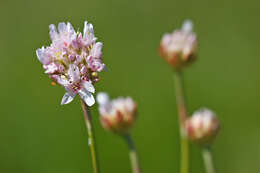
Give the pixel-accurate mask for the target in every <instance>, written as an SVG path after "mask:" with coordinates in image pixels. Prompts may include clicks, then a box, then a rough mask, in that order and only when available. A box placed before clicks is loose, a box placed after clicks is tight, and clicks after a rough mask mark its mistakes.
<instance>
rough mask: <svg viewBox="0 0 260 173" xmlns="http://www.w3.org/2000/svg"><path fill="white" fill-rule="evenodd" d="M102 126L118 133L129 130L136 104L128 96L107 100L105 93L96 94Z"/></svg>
mask: <svg viewBox="0 0 260 173" xmlns="http://www.w3.org/2000/svg"><path fill="white" fill-rule="evenodd" d="M97 101H98V103H99V113H100V115H101V116H100V121H101V124H102V126H103V127H104V128H105V129H106V130H109V131H113V132H115V133H118V134H125V133H127V132H129V130H130V129H131V127H132V126H133V124H134V122H135V120H136V117H137V105H136V103H135V102H134V101H133V100H132V98H130V97H126V98H123V97H119V98H117V99H114V100H109V97H108V95H107V94H106V93H99V94H98V95H97Z"/></svg>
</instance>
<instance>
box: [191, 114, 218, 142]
mask: <svg viewBox="0 0 260 173" xmlns="http://www.w3.org/2000/svg"><path fill="white" fill-rule="evenodd" d="M186 130H187V133H188V136H189V138H190V139H191V140H192V141H195V142H197V143H200V144H203V145H208V144H210V143H212V141H213V140H214V138H215V137H216V135H217V133H218V131H219V121H218V119H217V117H216V115H215V113H214V112H212V111H211V110H209V109H200V110H199V111H196V112H195V113H194V114H193V115H192V116H191V117H190V118H189V119H188V120H187V121H186Z"/></svg>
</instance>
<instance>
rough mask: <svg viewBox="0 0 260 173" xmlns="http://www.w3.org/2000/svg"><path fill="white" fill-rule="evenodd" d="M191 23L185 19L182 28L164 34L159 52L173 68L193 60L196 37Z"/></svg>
mask: <svg viewBox="0 0 260 173" xmlns="http://www.w3.org/2000/svg"><path fill="white" fill-rule="evenodd" d="M192 28H193V24H192V22H191V21H190V20H186V21H185V22H184V23H183V25H182V29H180V30H174V31H173V33H170V34H169V33H167V34H164V35H163V37H162V40H161V43H160V48H159V52H160V55H161V56H162V57H163V58H164V60H165V61H166V62H167V63H169V64H170V65H171V66H173V67H174V68H180V67H182V66H184V65H186V64H188V63H189V62H191V61H193V60H194V59H195V58H196V56H195V54H196V50H197V44H198V43H197V38H196V35H195V33H193V32H192Z"/></svg>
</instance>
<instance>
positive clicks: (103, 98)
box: [96, 92, 109, 106]
mask: <svg viewBox="0 0 260 173" xmlns="http://www.w3.org/2000/svg"><path fill="white" fill-rule="evenodd" d="M96 98H97V102H98V104H99V105H100V106H102V105H106V104H108V103H109V96H108V94H107V93H105V92H99V93H98V94H97V97H96Z"/></svg>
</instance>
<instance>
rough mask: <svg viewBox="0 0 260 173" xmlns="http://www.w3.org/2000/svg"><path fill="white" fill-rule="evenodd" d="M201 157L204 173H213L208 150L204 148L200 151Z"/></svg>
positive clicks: (212, 164) (211, 160)
mask: <svg viewBox="0 0 260 173" xmlns="http://www.w3.org/2000/svg"><path fill="white" fill-rule="evenodd" d="M202 156H203V160H204V165H205V169H206V172H207V173H215V169H214V163H213V159H212V153H211V150H210V148H208V147H204V148H203V149H202Z"/></svg>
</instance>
